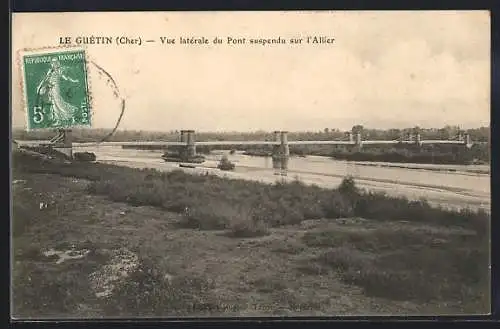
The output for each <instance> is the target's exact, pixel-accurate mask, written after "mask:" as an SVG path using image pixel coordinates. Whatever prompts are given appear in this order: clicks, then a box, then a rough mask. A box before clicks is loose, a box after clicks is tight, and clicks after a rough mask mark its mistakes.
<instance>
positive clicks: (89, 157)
mask: <svg viewBox="0 0 500 329" xmlns="http://www.w3.org/2000/svg"><path fill="white" fill-rule="evenodd" d="M73 158H74V159H75V160H77V161H81V162H92V161H95V160H96V156H95V153H92V152H76V153H74V154H73Z"/></svg>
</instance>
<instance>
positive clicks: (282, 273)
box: [13, 152, 490, 315]
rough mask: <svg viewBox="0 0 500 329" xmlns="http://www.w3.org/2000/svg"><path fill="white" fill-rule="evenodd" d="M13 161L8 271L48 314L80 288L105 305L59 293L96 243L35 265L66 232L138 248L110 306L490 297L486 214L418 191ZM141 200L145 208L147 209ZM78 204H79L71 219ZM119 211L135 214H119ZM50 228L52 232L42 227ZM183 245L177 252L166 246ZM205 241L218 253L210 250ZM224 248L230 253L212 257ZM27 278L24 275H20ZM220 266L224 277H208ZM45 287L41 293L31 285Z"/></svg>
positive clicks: (425, 303) (294, 305) (481, 301)
mask: <svg viewBox="0 0 500 329" xmlns="http://www.w3.org/2000/svg"><path fill="white" fill-rule="evenodd" d="M13 168H14V178H15V179H26V180H33V182H34V183H33V186H32V187H30V188H31V189H32V190H19V191H18V192H16V193H15V194H14V227H13V231H14V232H13V233H14V236H15V239H17V240H15V241H17V246H19V249H17V250H18V252H19V256H16V257H19V258H17V259H18V260H19V261H20V263H19V264H18V265H16V267H15V269H14V271H15V274H14V275H15V276H17V277H18V283H17V288H15V289H17V291H18V294H19V296H21V297H18V300H21V299H22V300H30V299H29V298H31V301H30V303H29V305H24V306H23V307H25V308H24V309H23V310H24V312H27V311H26V310H29V309H30V308H31V310H33V309H38V310H40V309H42V310H43V311H44V312H46V313H47V312H48V311H47V310H46V309H44V306H43V305H49V306H50V305H52V309H51V310H52V312H57V310H59V311H60V312H62V311H61V310H63V309H64V310H65V312H73V313H75V312H76V313H78V309H77V306H75V305H78V304H79V303H81V302H82V300H85V298H88V300H90V302H91V303H94V302H95V303H96V304H95V305H94V311H95V309H99V308H100V307H101V306H102V304H100V303H102V302H100V301H99V300H96V299H95V297H89V296H85V295H82V293H80V294H79V295H78V294H77V295H72V294H71V293H70V294H69V295H68V291H71V292H74V291H78V290H82V291H88V289H87V288H86V287H84V285H85V280H83V279H82V280H80V281H78V280H77V281H73V282H78V283H76V284H72V283H71V282H72V280H73V279H75V278H79V276H81V275H83V274H86V273H89V272H91V271H93V270H94V267H97V264H98V263H99V262H103V261H104V260H105V259H107V257H108V258H109V256H108V255H107V254H106V253H102V252H99V251H95V252H94V253H93V254H91V256H92V258H90V260H91V261H86V262H80V263H78V262H76V263H75V264H76V265H75V264H73V265H72V266H73V267H70V266H69V265H68V267H67V268H66V270H64V271H62V272H61V270H60V269H59V270H58V271H59V272H58V273H57V275H56V273H52V272H50V273H52V274H50V275H49V274H47V273H49V272H47V271H43V270H42V269H41V267H40V266H41V265H40V262H41V260H40V256H39V255H38V254H37V252H36V251H34V250H33V248H34V246H36V245H37V244H39V245H40V246H41V245H42V244H43V243H45V244H47V243H48V242H47V241H52V242H51V243H52V244H54V241H58V243H59V242H60V241H61V240H65V239H67V238H68V236H67V235H68V234H69V233H67V232H73V233H71V234H73V235H75V236H80V235H82V234H83V235H82V236H81V239H82V240H83V241H87V242H86V243H87V244H89V246H90V247H89V249H92V246H94V247H95V246H100V247H102V245H101V244H103V243H104V241H107V243H108V244H109V243H111V241H114V240H113V239H116V241H119V242H117V244H118V245H121V246H123V245H125V246H129V247H130V246H132V247H134V248H135V249H136V250H139V251H142V253H139V254H140V257H139V258H140V263H141V265H140V267H139V268H138V269H137V270H136V271H135V272H134V274H133V275H132V276H131V277H130V278H129V280H128V281H127V283H125V284H124V285H122V286H121V287H120V288H119V289H118V290H117V292H116V294H115V295H114V297H112V299H111V300H108V301H107V302H106V304H105V305H107V306H105V307H104V306H103V307H104V309H105V311H103V312H107V314H108V315H109V314H114V315H117V314H125V315H137V314H141V315H148V314H153V315H166V313H165V312H167V313H168V315H176V314H177V315H179V314H180V315H186V314H187V315H189V314H191V315H198V314H203V313H206V312H209V313H210V314H225V313H228V314H249V313H248V312H250V308H251V307H250V306H249V304H248V303H249V298H250V297H251V296H253V297H252V298H257V299H258V302H259V303H261V304H259V305H260V307H261V308H262V309H261V310H260V311H264V309H265V308H266V307H267V311H266V312H264V313H265V314H268V315H269V314H283V313H280V312H279V310H282V311H283V309H286V310H288V311H290V312H301V311H304V310H306V311H311V312H314V311H316V312H319V313H323V314H324V313H325V312H327V313H328V312H329V313H330V314H335V312H340V313H342V312H343V313H344V314H345V313H346V312H347V313H349V312H354V313H357V314H359V313H360V312H363V306H362V305H369V304H370V303H372V302H373V303H375V302H376V301H378V302H377V303H378V304H377V305H392V306H387V307H388V309H386V312H393V313H397V312H400V311H401V310H398V307H401V304H398V303H400V302H401V301H407V302H408V303H410V304H411V305H413V306H412V307H414V308H415V309H414V311H415V312H424V311H427V312H432V310H434V311H436V312H453V311H455V312H463V311H469V312H477V311H486V308H487V307H488V302H489V298H488V294H489V286H488V283H489V281H488V265H489V251H488V250H489V220H490V218H489V215H488V214H487V213H486V212H483V211H479V212H473V211H470V210H462V211H450V210H443V209H437V208H432V207H430V206H429V205H428V204H427V203H426V202H425V201H418V202H415V201H408V200H406V199H404V198H391V197H388V196H385V195H383V194H375V193H369V192H364V191H359V190H358V189H357V188H356V186H355V184H354V181H353V180H351V179H346V180H344V182H343V183H342V184H341V185H340V186H339V188H338V189H330V190H328V189H321V188H319V187H314V186H305V185H303V184H301V183H300V182H294V183H290V184H281V183H277V184H274V185H263V184H260V183H256V182H249V181H239V180H225V179H222V178H218V177H214V176H210V175H203V176H193V175H188V174H186V173H184V172H181V171H174V172H170V173H162V172H157V171H154V170H138V169H131V168H122V167H117V166H112V165H104V164H99V163H97V164H95V163H73V164H68V163H64V162H63V161H58V160H57V159H53V160H43V159H35V158H33V157H31V156H29V155H26V154H21V153H17V152H16V153H14V159H13ZM65 177H67V178H70V179H71V180H73V179H80V180H81V179H85V182H87V183H85V184H83V185H81V187H79V189H78V191H76V192H75V191H73V190H72V188H73V187H67V186H70V185H71V184H77V183H71V182H67V181H65V180H64V179H65ZM78 184H80V183H78ZM71 186H72V185H71ZM79 186H80V185H79ZM49 187H50V188H49ZM51 188H53V189H56V190H57V191H59V190H61V191H62V192H60V193H61V194H60V198H61V199H62V202H63V204H62V205H60V206H58V207H56V206H54V207H53V208H48V210H47V211H46V213H43V212H41V211H40V210H39V209H37V208H35V206H36V207H38V203H36V204H34V205H33V206H30V204H31V203H32V202H30V200H31V199H33V196H34V195H38V194H33V195H32V194H30V193H32V192H33V191H35V190H36V189H38V191H39V192H40V194H43V193H48V192H49V190H50V189H51ZM33 193H34V192H33ZM35 198H39V197H35ZM89 198H90V199H89ZM102 198H104V199H102ZM54 200H56V201H55V202H56V204H57V202H58V201H60V200H59V199H57V198H55V199H54ZM104 200H107V201H104ZM108 202H109V205H107V206H106V207H108V208H109V207H111V205H123V204H125V205H127V207H129V208H127V209H126V210H119V211H118V210H117V211H113V213H116V214H118V215H116V216H117V217H116V218H115V217H113V216H115V215H111V212H110V210H107V211H99V212H98V213H100V214H104V215H102V216H101V217H99V218H97V217H94V215H93V214H94V213H95V212H96V211H97V210H96V209H95V208H96V207H98V206H100V204H102V203H106V204H108ZM30 207H32V208H30ZM113 207H115V206H113ZM120 207H121V209H123V206H120ZM144 207H149V208H147V209H150V210H147V212H146V213H145V211H146V210H144V209H145V208H144ZM77 209H81V211H82V212H81V213H80V215H79V217H76V218H75V213H74V212H75V211H76V210H77ZM89 209H94V210H89ZM121 213H123V214H125V215H119V214H121ZM127 213H134V214H137V215H134V216H136V217H131V218H129V217H128V215H127ZM69 214H73V215H71V217H69V218H71V219H68V217H67V216H70V215H69ZM106 214H107V215H106ZM139 215H140V216H141V217H140V220H139V219H137V218H138V217H137V216H139ZM65 216H66V217H65ZM103 216H104V217H103ZM110 216H111V217H110ZM130 216H132V215H130ZM65 218H66V219H65ZM127 218H129V219H127ZM148 218H159V220H157V221H155V222H154V225H161V227H162V228H161V229H159V227H160V226H158V227H157V226H154V227H153V226H152V225H153V224H152V223H151V222H150V221H148V220H147V219H148ZM172 218H173V219H172ZM169 221H171V225H170V224H169V225H167V226H165V225H166V224H165V223H167V222H169ZM120 223H121V224H120ZM162 223H163V224H162ZM126 228H134V229H133V231H132V232H133V233H134V234H133V235H130V233H124V232H127V231H122V230H125V229H126ZM50 229H56V230H55V231H53V232H52V233H50V234H49V233H47V230H50ZM104 229H105V230H104ZM89 230H93V231H92V232H94V233H92V234H90V233H88V231H89ZM103 230H104V231H103ZM116 231H118V232H116ZM82 232H83V233H82ZM106 232H108V233H106ZM111 232H113V233H111ZM30 234H31V235H30ZM123 234H127V235H126V238H125V237H124V236H123ZM44 236H45V239H46V240H43V238H42V237H44ZM167 236H168V238H167ZM127 239H131V240H127ZM165 239H167V240H165ZM172 239H175V241H178V242H174V241H173V240H172ZM247 239H250V240H247ZM139 240H140V241H139ZM23 241H26V243H27V241H29V244H26V245H24V244H23ZM130 241H134V243H132V242H130ZM239 241H243V242H239ZM245 241H247V242H245ZM42 242H43V243H42ZM179 243H180V244H181V245H180V246H179V247H178V249H175V250H171V249H169V248H173V245H174V244H175V245H177V244H179ZM15 245H16V244H15ZM146 246H148V247H147V248H146ZM244 246H246V247H245V248H249V249H245V248H243V247H244ZM15 248H16V247H15ZM96 248H97V247H96ZM102 248H104V247H102ZM107 248H109V246H107ZM212 249H213V250H214V251H213V253H214V254H213V257H215V259H212V258H210V257H212V256H210V257H209V256H207V254H206V253H207V250H212ZM30 250H31V251H30ZM250 251H253V252H254V253H249V252H250ZM153 255H155V256H153ZM195 255H198V256H197V257H199V258H196V257H195ZM23 257H24V258H23ZM37 257H38V261H36V259H37ZM175 257H179V262H180V263H181V264H182V265H179V266H178V267H176V269H175V271H177V273H178V275H177V276H176V277H175V278H174V279H172V280H169V281H168V282H165V280H163V279H162V278H163V277H164V271H165V269H164V268H162V265H161V264H163V263H164V262H165V259H170V261H171V259H172V258H175ZM193 257H195V258H196V259H194V260H193V259H192V258H193ZM226 258H227V262H228V263H227V264H225V265H224V266H222V267H221V268H220V269H219V268H218V267H215V268H214V266H215V265H214V264H215V263H217V262H219V260H220V259H226ZM23 259H29V260H31V262H28V263H26V262H23V261H22V260H23ZM33 259H35V261H33ZM207 259H212V262H215V263H207ZM170 261H169V262H170ZM242 262H243V263H242ZM259 262H265V264H260V263H259ZM34 264H35V265H34ZM78 264H79V265H78ZM169 264H170V263H169ZM188 264H193V265H191V266H193V268H192V269H189V265H188ZM200 264H206V267H203V266H201V265H200ZM217 264H218V263H217ZM250 264H253V265H252V266H250ZM258 264H260V265H258ZM33 266H34V267H35V269H33ZM37 266H38V267H37ZM169 266H172V264H170V265H169ZM200 266H201V268H200ZM228 266H229V267H230V268H231V270H228ZM248 266H250V267H248ZM42 268H43V267H42ZM141 269H142V270H141ZM238 269H240V270H238ZM219 270H220V271H222V272H217V271H219ZM170 271H174V270H172V269H171V268H170ZM175 271H174V272H175ZM238 271H243V272H238ZM229 272H231V273H229ZM233 272H234V273H233ZM29 273H31V274H29ZM82 273H83V274H82ZM235 273H238V274H235ZM28 274H29V275H28ZM27 275H28V276H29V277H30V278H32V281H30V283H29V284H28V283H27V282H26V281H25V280H26V277H27ZM61 275H62V276H63V277H62V278H61ZM211 275H212V276H211ZM218 277H221V278H222V279H223V280H224V282H219V283H217V282H216V281H217V278H218ZM55 278H58V281H56V282H54V280H56V279H55ZM42 279H43V280H42ZM186 280H188V281H189V282H191V283H190V284H186V282H187V281H186ZM214 280H215V281H214ZM338 280H340V282H339V281H338ZM23 284H24V285H23ZM233 284H234V286H233ZM242 284H243V286H241V285H242ZM224 285H225V286H224ZM236 285H237V286H236ZM188 287H189V288H188ZM27 288H29V290H28V289H27ZM42 288H43V289H45V290H44V291H45V292H46V293H40V291H41V290H40V289H42ZM30 291H31V292H30ZM315 294H317V296H316V295H315ZM325 294H326V295H325ZM351 295H352V296H357V297H352V298H354V299H356V298H359V300H358V299H356V301H353V300H354V299H353V300H351V301H350V302H349V303H351V304H355V307H354V306H353V307H354V308H355V309H352V310H351V311H349V310H348V307H347V306H345V305H347V304H345V303H344V302H345V301H344V300H343V298H347V297H341V296H351ZM255 296H258V297H255ZM308 296H309V297H308ZM333 296H337V297H335V298H334V297H333ZM62 297H64V298H62ZM131 297H132V298H131ZM40 298H46V299H47V300H41V299H40ZM332 298H333V299H332ZM349 298H351V297H349ZM36 303H40V304H38V306H36V305H35V304H36ZM346 303H347V302H346ZM54 305H56V306H57V305H58V306H57V307H56V306H54ZM96 305H98V306H96ZM342 305H343V306H342ZM398 305H399V306H398ZM229 306H230V307H229ZM254 306H255V305H254ZM365 307H366V306H365ZM374 308H375V306H374ZM167 310H168V311H167ZM253 310H254V311H256V309H255V307H254V308H253ZM365 310H366V309H365ZM275 311H277V312H278V313H273V312H275ZM407 311H408V310H407ZM96 312H98V311H96ZM372 312H373V310H372ZM49 313H50V312H49ZM260 314H262V312H260ZM285 314H286V312H285Z"/></svg>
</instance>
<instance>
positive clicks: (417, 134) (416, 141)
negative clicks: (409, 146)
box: [415, 132, 422, 146]
mask: <svg viewBox="0 0 500 329" xmlns="http://www.w3.org/2000/svg"><path fill="white" fill-rule="evenodd" d="M415 144H416V145H417V146H421V145H422V137H421V136H420V133H419V132H417V133H416V134H415Z"/></svg>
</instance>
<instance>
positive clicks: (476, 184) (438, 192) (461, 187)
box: [74, 146, 491, 210]
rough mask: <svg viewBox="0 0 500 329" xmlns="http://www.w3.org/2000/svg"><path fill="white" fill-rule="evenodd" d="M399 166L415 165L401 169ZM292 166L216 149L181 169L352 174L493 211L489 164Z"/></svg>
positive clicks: (328, 176)
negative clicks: (224, 162)
mask: <svg viewBox="0 0 500 329" xmlns="http://www.w3.org/2000/svg"><path fill="white" fill-rule="evenodd" d="M74 147H75V146H74ZM84 151H87V152H94V153H95V154H96V156H97V161H99V162H105V163H113V164H116V165H122V166H128V167H134V168H154V169H158V170H162V171H170V170H174V169H179V164H178V163H167V162H164V161H163V160H162V159H161V158H160V156H161V154H162V152H161V151H143V150H132V149H122V148H121V147H117V146H90V147H81V146H80V147H78V146H76V147H75V150H74V152H84ZM223 154H225V155H227V156H228V158H229V160H230V161H231V162H233V163H235V165H236V168H235V170H234V171H233V172H227V171H220V170H218V169H217V168H216V166H217V163H218V161H219V160H220V158H221V156H222V155H223ZM401 166H405V167H411V168H400V167H401ZM288 167H289V168H288V171H287V173H286V176H281V175H277V174H278V173H277V172H276V170H275V169H273V166H272V160H271V158H266V157H255V156H246V155H243V154H241V152H236V153H235V154H233V155H230V154H229V153H228V152H227V151H216V152H213V154H211V155H208V156H207V161H206V162H205V163H203V164H200V165H196V168H180V169H182V170H185V171H187V172H196V173H204V172H210V173H213V174H216V175H220V176H224V177H227V178H238V179H248V180H257V181H262V182H266V183H274V182H276V181H277V180H278V179H279V180H285V181H291V180H294V179H299V180H300V181H302V182H304V183H306V184H315V185H318V186H321V187H328V188H332V187H336V186H338V184H339V183H340V182H341V181H342V178H343V177H345V176H347V175H351V176H353V177H354V178H355V181H356V183H357V185H358V186H359V187H361V188H365V189H369V190H373V191H377V192H385V193H387V194H390V195H395V196H397V195H403V196H406V197H407V198H409V199H420V198H426V199H427V200H428V201H430V202H431V203H433V204H439V205H441V206H445V207H453V208H462V207H470V208H484V209H486V210H489V209H490V207H491V194H490V174H489V166H465V165H464V166H460V165H416V164H415V165H413V164H412V165H409V164H391V163H383V164H381V163H369V162H362V163H355V162H348V161H337V160H332V159H330V158H327V157H319V156H308V157H291V158H290V160H289V163H288ZM429 169H432V170H429ZM438 169H439V171H438ZM447 169H451V170H453V171H447Z"/></svg>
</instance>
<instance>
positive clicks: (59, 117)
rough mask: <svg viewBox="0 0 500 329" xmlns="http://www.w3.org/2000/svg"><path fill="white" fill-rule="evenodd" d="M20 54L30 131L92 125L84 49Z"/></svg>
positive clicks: (35, 51) (25, 105)
mask: <svg viewBox="0 0 500 329" xmlns="http://www.w3.org/2000/svg"><path fill="white" fill-rule="evenodd" d="M20 57H21V58H20V64H21V70H22V80H23V93H24V95H23V96H24V107H25V108H24V110H25V111H26V116H27V117H26V120H27V125H26V126H27V129H28V130H33V129H61V128H62V129H64V128H72V127H91V126H92V116H91V102H90V90H89V83H88V71H87V70H88V67H87V58H86V52H85V49H83V48H67V49H49V50H45V51H42V50H38V51H37V50H33V51H22V52H21V56H20Z"/></svg>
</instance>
